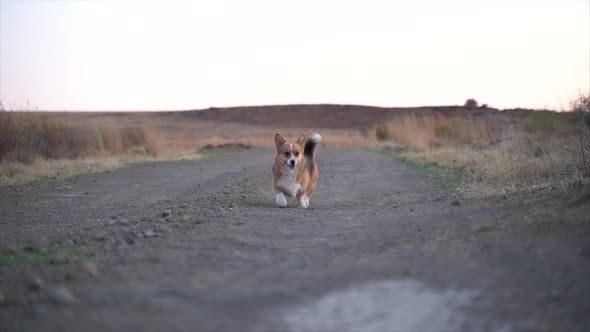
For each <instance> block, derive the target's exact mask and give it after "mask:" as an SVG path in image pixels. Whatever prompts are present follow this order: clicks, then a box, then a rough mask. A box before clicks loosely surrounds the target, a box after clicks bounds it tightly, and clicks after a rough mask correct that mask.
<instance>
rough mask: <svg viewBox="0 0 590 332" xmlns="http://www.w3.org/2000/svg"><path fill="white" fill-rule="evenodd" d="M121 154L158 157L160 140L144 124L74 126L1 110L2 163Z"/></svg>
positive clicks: (33, 114)
mask: <svg viewBox="0 0 590 332" xmlns="http://www.w3.org/2000/svg"><path fill="white" fill-rule="evenodd" d="M121 153H140V154H147V155H152V156H155V155H157V154H158V153H159V144H158V139H157V137H156V135H155V134H154V133H153V132H152V131H150V130H148V129H146V128H143V127H135V126H132V127H108V128H107V127H100V126H80V127H72V126H67V125H66V124H64V122H63V121H59V120H56V119H51V118H49V117H48V116H47V115H45V114H42V113H34V112H12V111H5V110H0V162H19V163H25V164H28V163H31V162H33V161H34V160H36V159H48V160H56V159H73V158H80V157H87V156H94V155H105V154H121Z"/></svg>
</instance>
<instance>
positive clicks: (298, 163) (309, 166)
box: [272, 133, 322, 208]
mask: <svg viewBox="0 0 590 332" xmlns="http://www.w3.org/2000/svg"><path fill="white" fill-rule="evenodd" d="M321 140H322V137H321V136H320V135H319V134H317V133H316V134H313V135H311V136H310V137H309V138H308V139H307V140H306V139H305V134H301V136H299V139H298V140H297V141H296V142H295V143H287V141H286V140H285V139H284V138H283V136H281V134H279V133H276V134H275V145H276V147H277V155H276V156H275V164H274V167H273V168H272V173H273V180H272V187H273V191H274V193H275V196H276V201H277V205H278V206H279V207H282V208H283V207H287V199H286V197H294V196H295V197H297V203H298V205H299V207H302V208H307V207H308V206H309V200H310V199H311V197H312V196H313V192H314V191H315V188H316V186H317V182H318V176H319V175H320V172H319V169H318V165H317V164H316V162H315V160H314V157H315V149H316V147H317V144H318V142H319V141H321Z"/></svg>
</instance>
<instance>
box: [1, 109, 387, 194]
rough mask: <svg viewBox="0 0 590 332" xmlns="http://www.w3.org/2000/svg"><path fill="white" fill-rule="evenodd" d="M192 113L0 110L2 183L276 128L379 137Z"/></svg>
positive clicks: (364, 141) (180, 154)
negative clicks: (218, 118)
mask: <svg viewBox="0 0 590 332" xmlns="http://www.w3.org/2000/svg"><path fill="white" fill-rule="evenodd" d="M220 113H221V114H223V112H220ZM192 115H193V113H191V112H180V113H177V112H170V113H166V112H161V113H147V112H146V113H39V112H6V111H0V184H14V183H23V182H27V181H30V180H34V179H35V178H38V177H62V176H69V175H73V174H78V173H88V172H93V171H102V170H105V169H112V168H116V167H120V166H121V165H125V164H127V163H129V162H137V161H142V160H147V161H150V160H176V159H194V158H198V157H199V151H200V150H201V149H202V148H203V147H209V148H210V147H213V148H215V147H219V146H225V145H240V146H250V147H272V146H274V140H273V137H274V133H275V132H276V131H280V132H281V133H283V134H284V135H285V136H286V137H289V138H293V139H296V138H297V137H298V136H299V134H300V133H301V132H307V133H308V134H311V133H312V132H319V133H321V134H322V136H323V137H324V140H323V142H322V143H321V144H322V145H323V146H332V147H366V146H368V145H369V144H370V143H371V142H375V138H374V135H373V133H372V131H369V130H364V131H363V130H359V129H342V128H322V127H317V128H309V127H307V128H305V127H301V128H296V127H292V126H289V127H281V126H279V127H275V126H270V125H254V124H248V122H247V121H246V122H243V121H242V120H244V119H241V118H240V119H236V121H235V122H232V121H227V120H226V119H225V118H224V119H223V121H221V120H220V121H214V120H210V119H209V120H202V119H198V118H196V117H194V116H192ZM226 116H227V115H226ZM240 121H242V122H240Z"/></svg>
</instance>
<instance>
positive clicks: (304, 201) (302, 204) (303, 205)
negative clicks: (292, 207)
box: [297, 195, 309, 209]
mask: <svg viewBox="0 0 590 332" xmlns="http://www.w3.org/2000/svg"><path fill="white" fill-rule="evenodd" d="M297 202H298V203H299V207H301V208H304V209H307V207H308V206H309V197H307V195H303V196H301V197H298V198H297Z"/></svg>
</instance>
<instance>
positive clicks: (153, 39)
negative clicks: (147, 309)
mask: <svg viewBox="0 0 590 332" xmlns="http://www.w3.org/2000/svg"><path fill="white" fill-rule="evenodd" d="M589 4H590V1H587V0H581V1H473V0H472V1H446V0H445V1H409V0H408V1H392V0H389V1H374V0H358V1H346V0H324V1H322V0H311V1H307V0H296V1H295V0H291V1H283V0H268V1H260V0H236V1H230V0H211V1H190V2H189V1H186V2H180V1H153V2H149V1H21V0H19V1H11V0H0V101H2V103H3V104H4V105H5V107H7V108H11V109H14V108H30V109H35V108H39V109H44V110H171V109H194V108H205V107H210V106H238V105H264V104H294V103H339V104H366V105H375V106H420V105H455V104H462V103H463V102H464V101H465V100H466V99H467V98H471V97H472V98H475V99H477V100H478V101H479V102H480V103H488V104H489V105H490V106H494V107H499V108H509V107H531V108H542V107H549V108H553V109H560V108H562V107H563V108H567V107H568V103H569V100H570V99H571V98H573V97H575V96H576V95H577V94H578V91H579V90H581V91H583V92H587V91H588V90H590V5H589ZM27 105H28V106H27Z"/></svg>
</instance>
